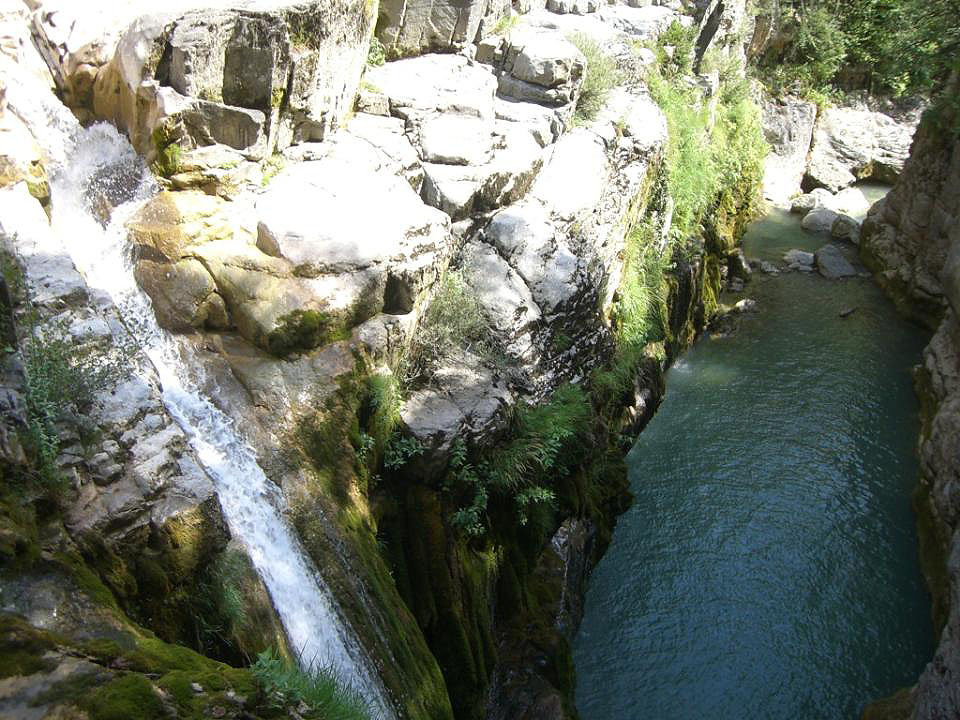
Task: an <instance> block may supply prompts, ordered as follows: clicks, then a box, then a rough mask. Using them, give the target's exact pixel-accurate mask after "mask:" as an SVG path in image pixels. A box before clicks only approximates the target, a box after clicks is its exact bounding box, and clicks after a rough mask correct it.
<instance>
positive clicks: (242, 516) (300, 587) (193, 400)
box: [51, 124, 395, 720]
mask: <svg viewBox="0 0 960 720" xmlns="http://www.w3.org/2000/svg"><path fill="white" fill-rule="evenodd" d="M64 156H65V157H66V158H68V159H67V161H66V162H65V163H64V164H63V165H62V166H61V167H59V168H58V169H57V172H56V174H55V176H54V178H53V182H52V198H53V213H52V218H51V222H52V226H53V230H54V235H55V236H56V237H57V238H58V240H59V241H60V242H62V244H63V249H64V250H65V251H66V252H67V253H69V255H70V257H71V258H72V259H73V262H74V264H75V265H76V266H77V269H78V270H79V271H80V272H81V273H82V274H83V275H84V277H85V278H86V281H87V283H88V285H89V286H90V288H91V289H92V290H95V291H101V292H104V293H106V294H107V295H109V297H110V299H111V300H112V301H113V303H114V304H115V305H116V307H117V308H118V310H119V311H120V315H121V317H122V318H123V321H124V325H125V326H126V328H127V330H128V331H129V332H130V334H131V336H132V338H133V340H134V342H135V343H136V345H137V346H138V348H139V349H140V350H141V351H142V352H143V353H144V354H146V356H147V357H148V358H149V359H150V362H151V363H152V364H153V366H154V368H155V369H156V372H157V375H158V376H159V379H160V382H161V385H162V389H163V401H164V404H165V405H166V407H167V410H168V411H169V412H170V414H171V415H172V416H173V417H174V418H175V419H176V421H177V422H178V423H179V424H180V426H181V427H182V428H183V430H184V432H185V433H186V435H187V437H188V438H189V439H190V444H191V446H192V447H193V449H194V451H195V452H196V454H197V457H198V459H199V460H200V462H201V463H202V464H203V466H204V468H205V469H206V471H207V472H208V473H209V474H210V476H211V477H212V478H213V480H214V483H215V485H216V488H217V493H218V495H219V498H220V503H221V505H222V506H223V511H224V514H225V516H226V518H227V522H228V523H229V526H230V531H231V533H232V534H233V535H234V537H236V538H238V539H239V540H241V541H242V542H243V543H244V544H245V545H246V547H247V549H248V551H249V553H250V557H251V559H252V560H253V563H254V565H255V567H256V568H257V571H258V572H259V574H260V576H261V577H262V578H263V581H264V583H265V584H266V586H267V589H268V590H269V592H270V597H271V599H272V601H273V604H274V607H276V609H277V612H278V613H279V615H280V618H281V620H282V621H283V625H284V627H285V629H286V632H287V636H288V638H289V641H290V644H291V647H292V648H293V649H294V651H296V652H298V653H299V655H300V657H301V661H302V662H303V663H304V664H307V665H311V666H317V667H325V668H332V669H333V670H334V671H335V672H337V673H338V674H339V675H340V676H341V677H342V678H343V679H344V680H345V681H347V682H349V683H350V684H352V685H353V686H354V687H355V688H356V689H357V690H358V691H359V692H360V693H361V695H362V696H363V697H364V699H365V700H366V701H367V703H368V704H369V705H370V707H371V709H372V711H373V713H374V716H375V717H380V718H383V720H392V719H393V718H395V713H394V712H393V710H392V709H391V705H390V703H389V701H388V700H387V698H386V691H385V689H384V687H383V684H382V683H381V682H380V680H379V677H378V676H377V673H376V671H375V670H374V669H373V667H372V665H371V663H370V660H369V658H368V657H367V656H366V653H365V652H364V651H363V649H362V648H361V647H360V644H359V642H358V641H357V640H356V638H355V637H354V634H353V631H352V630H351V628H350V627H349V626H348V625H347V624H346V623H345V622H344V621H343V620H342V618H341V617H340V615H339V613H338V611H337V607H336V603H335V601H334V599H333V598H332V596H331V593H330V591H329V589H328V588H327V587H326V586H325V584H324V582H323V580H322V578H321V577H320V576H319V573H318V572H317V569H316V568H315V567H314V566H313V563H312V562H311V561H310V559H309V558H308V557H307V556H306V555H305V553H304V551H303V549H302V548H301V547H300V543H299V540H298V538H297V537H296V535H295V534H294V532H293V530H292V529H291V527H290V526H289V524H288V523H287V521H286V520H285V518H284V517H283V511H282V508H283V498H282V496H281V493H280V492H279V491H278V489H277V488H276V487H275V486H274V484H273V483H272V482H271V481H270V480H269V479H268V478H267V477H266V475H265V474H264V472H263V470H262V469H261V467H260V465H259V464H258V463H257V457H256V454H255V452H254V451H253V449H252V448H251V447H250V445H249V444H248V443H247V442H246V441H245V440H244V439H243V437H242V436H241V435H240V434H239V433H238V432H237V430H236V428H235V427H234V424H233V422H232V421H231V420H230V418H229V417H227V416H226V415H225V414H224V413H223V412H221V411H220V410H219V409H218V408H217V407H215V406H214V405H213V403H212V402H211V401H210V399H209V398H207V397H205V396H204V395H203V393H201V392H200V390H199V387H200V386H201V384H200V382H198V379H197V378H196V373H197V372H199V370H198V368H199V367H200V364H199V363H195V362H191V351H190V349H189V348H187V347H186V344H185V343H180V342H178V341H177V340H176V339H175V338H174V337H172V336H171V335H170V334H169V333H167V332H166V331H165V330H163V329H162V328H160V327H159V326H158V324H157V321H156V318H155V317H154V312H153V308H152V306H151V303H150V299H149V298H148V297H147V296H146V294H145V293H144V292H143V291H142V290H141V289H140V288H139V286H138V285H137V283H136V280H135V279H134V276H133V268H132V258H131V252H130V248H129V247H128V244H127V233H126V229H125V223H126V221H127V220H128V219H129V218H130V217H131V216H132V214H133V213H134V212H135V211H136V210H137V209H138V208H139V207H140V206H141V205H142V204H143V202H144V201H146V200H147V199H149V198H150V197H151V196H152V195H153V194H154V193H155V192H156V191H157V187H156V184H155V183H154V181H153V178H152V177H151V175H150V173H149V172H147V171H146V170H145V168H143V163H142V160H141V159H140V158H139V157H138V156H137V155H136V153H135V152H134V150H133V149H132V148H131V147H130V145H129V143H128V142H127V141H126V139H125V138H123V137H122V136H121V135H120V134H119V133H118V132H117V131H116V130H115V129H114V128H113V127H112V126H109V125H104V124H99V125H94V126H93V127H90V128H88V129H79V128H78V129H77V130H76V132H75V133H74V138H73V147H72V148H70V149H69V150H68V151H67V152H66V153H64ZM130 178H133V179H132V180H131V179H130ZM118 192H120V193H122V194H123V195H124V196H125V197H129V199H128V200H127V201H126V202H125V203H123V204H122V205H120V206H118V207H116V208H115V209H114V211H113V213H112V216H111V220H110V223H109V224H108V225H107V226H106V227H104V226H103V225H101V224H100V222H98V220H97V218H96V217H95V216H94V214H93V212H92V211H91V202H90V198H91V193H103V194H105V195H107V196H115V195H116V194H117V193H118Z"/></svg>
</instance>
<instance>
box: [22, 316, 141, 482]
mask: <svg viewBox="0 0 960 720" xmlns="http://www.w3.org/2000/svg"><path fill="white" fill-rule="evenodd" d="M26 318H27V319H26V321H25V322H24V324H23V326H22V328H21V330H23V331H24V332H23V335H24V337H23V338H22V339H21V340H20V351H21V355H22V357H23V366H24V375H25V378H26V388H25V390H26V392H25V400H26V403H25V404H26V410H27V440H28V445H29V449H30V450H31V452H32V454H33V456H34V459H35V461H36V468H37V474H38V476H39V479H40V480H41V481H42V482H43V483H44V484H48V485H50V484H56V483H58V482H59V481H60V479H61V478H60V474H59V472H58V470H57V468H56V458H57V454H58V453H59V449H60V444H59V440H58V436H59V432H58V428H57V425H58V424H59V423H60V422H62V421H64V420H66V419H67V417H68V416H69V415H70V414H71V412H72V410H73V409H74V408H76V409H79V410H80V411H81V412H82V411H84V410H86V409H87V407H89V405H90V404H91V403H92V402H93V400H94V398H95V396H96V394H97V393H98V392H101V391H103V390H105V389H107V388H110V387H112V386H114V385H115V384H116V383H118V382H119V381H120V380H121V379H122V378H124V377H127V376H128V375H129V372H130V371H129V365H130V362H131V359H132V357H133V354H134V353H135V349H134V348H133V346H132V345H129V344H126V343H117V344H115V345H111V346H104V345H101V344H98V343H86V344H79V343H77V341H76V340H74V339H73V338H72V337H71V336H70V332H69V329H68V328H67V327H66V326H65V325H64V324H63V323H60V322H52V323H48V324H46V325H40V323H39V321H38V319H37V317H36V314H35V313H33V312H32V311H31V312H28V313H27V315H26Z"/></svg>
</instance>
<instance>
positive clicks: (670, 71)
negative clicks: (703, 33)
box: [654, 20, 697, 78]
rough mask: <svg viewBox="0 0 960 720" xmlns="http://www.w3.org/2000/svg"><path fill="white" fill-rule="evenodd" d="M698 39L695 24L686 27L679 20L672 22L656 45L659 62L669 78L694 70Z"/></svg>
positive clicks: (681, 75) (655, 51)
mask: <svg viewBox="0 0 960 720" xmlns="http://www.w3.org/2000/svg"><path fill="white" fill-rule="evenodd" d="M696 39H697V28H696V27H695V26H691V27H684V26H683V25H681V24H680V22H678V21H677V20H674V21H673V22H672V23H670V27H668V28H667V29H666V31H665V32H664V33H663V35H661V36H660V38H659V40H658V41H657V45H656V46H655V47H654V53H655V54H656V56H657V64H658V65H659V66H660V70H661V72H662V73H663V74H664V75H665V76H667V77H669V78H677V77H683V76H684V75H689V74H690V73H691V72H692V71H693V46H694V43H695V42H696Z"/></svg>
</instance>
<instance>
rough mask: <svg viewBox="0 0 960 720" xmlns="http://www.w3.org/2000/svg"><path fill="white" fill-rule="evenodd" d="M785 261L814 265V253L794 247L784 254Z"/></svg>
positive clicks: (790, 263) (789, 263)
mask: <svg viewBox="0 0 960 720" xmlns="http://www.w3.org/2000/svg"><path fill="white" fill-rule="evenodd" d="M783 261H784V262H785V263H787V264H788V265H806V266H808V267H813V253H811V252H806V251H805V250H797V249H796V248H794V249H792V250H787V251H786V252H785V253H784V254H783Z"/></svg>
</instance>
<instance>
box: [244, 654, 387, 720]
mask: <svg viewBox="0 0 960 720" xmlns="http://www.w3.org/2000/svg"><path fill="white" fill-rule="evenodd" d="M251 670H252V671H253V675H254V677H255V678H256V680H257V683H258V684H259V685H260V687H261V688H263V691H264V693H265V694H266V696H267V698H268V703H271V704H273V705H274V707H276V708H278V709H281V708H287V707H291V706H299V708H300V710H299V711H298V714H299V715H300V717H303V718H305V719H307V720H370V711H369V710H368V709H367V707H366V704H365V703H364V701H363V698H362V697H361V696H360V694H359V693H357V692H356V691H355V690H354V689H353V688H351V687H350V686H349V685H346V684H345V683H344V682H343V681H342V680H341V679H340V678H339V676H338V675H337V674H336V672H334V671H333V670H330V669H325V668H318V669H313V670H301V669H300V668H299V667H297V666H296V665H295V664H293V663H291V662H289V661H288V660H286V659H284V658H283V657H281V656H280V655H279V654H277V653H276V652H275V651H273V650H265V651H264V652H262V653H260V654H259V655H258V656H257V661H256V663H254V664H253V666H252V667H251Z"/></svg>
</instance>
